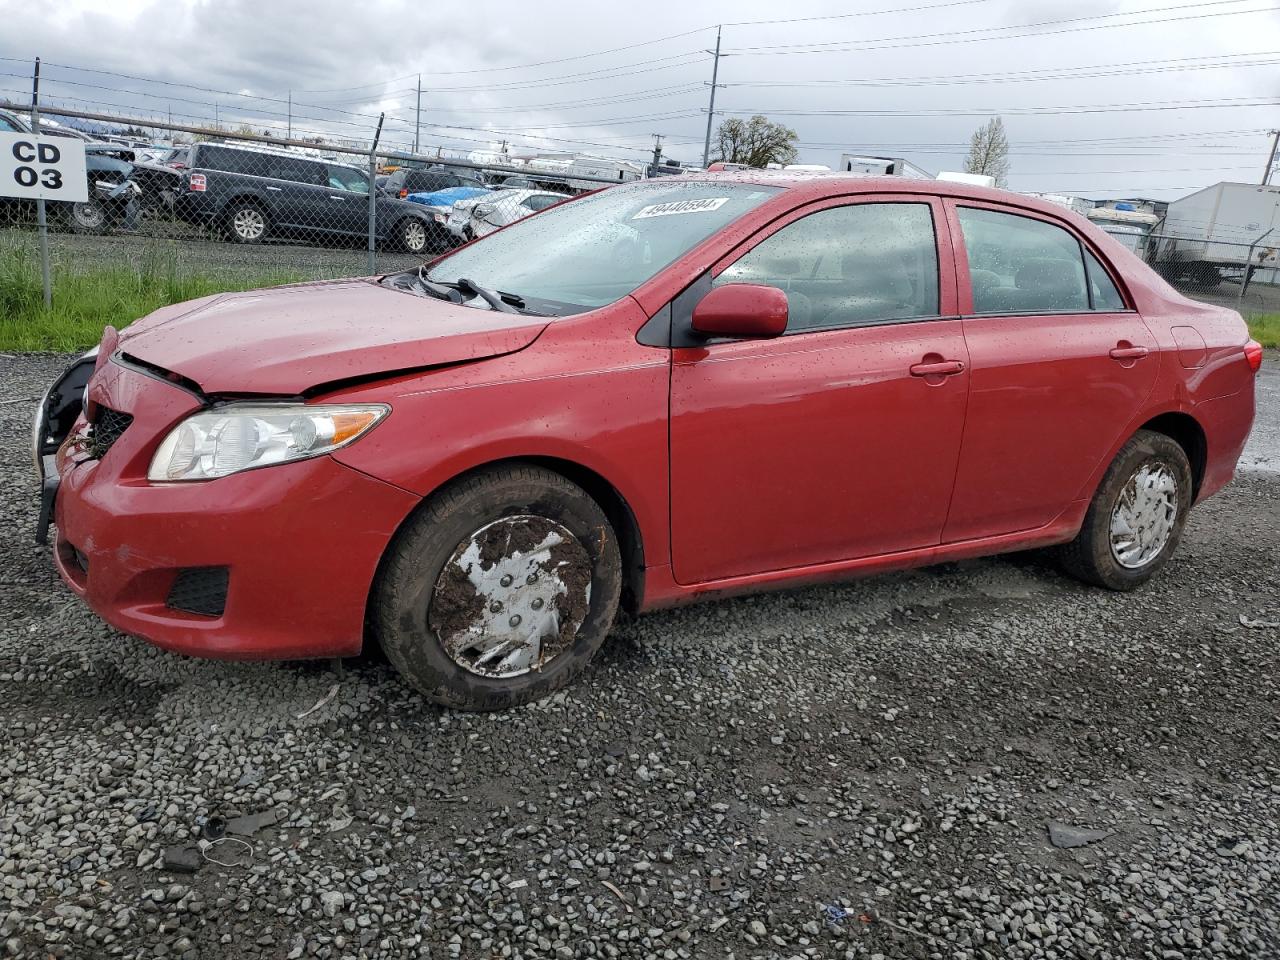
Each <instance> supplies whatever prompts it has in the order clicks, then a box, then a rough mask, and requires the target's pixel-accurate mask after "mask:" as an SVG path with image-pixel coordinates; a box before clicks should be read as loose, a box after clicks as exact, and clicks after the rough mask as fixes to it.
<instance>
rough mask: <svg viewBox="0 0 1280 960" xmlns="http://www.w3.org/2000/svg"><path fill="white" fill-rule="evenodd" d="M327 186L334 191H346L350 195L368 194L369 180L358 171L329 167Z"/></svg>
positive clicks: (348, 168)
mask: <svg viewBox="0 0 1280 960" xmlns="http://www.w3.org/2000/svg"><path fill="white" fill-rule="evenodd" d="M329 186H330V187H332V188H333V189H334V190H347V191H349V192H351V193H368V192H369V179H368V178H367V177H366V176H365V175H364V174H363V173H361V172H360V171H359V170H352V169H351V168H350V167H339V166H331V167H329Z"/></svg>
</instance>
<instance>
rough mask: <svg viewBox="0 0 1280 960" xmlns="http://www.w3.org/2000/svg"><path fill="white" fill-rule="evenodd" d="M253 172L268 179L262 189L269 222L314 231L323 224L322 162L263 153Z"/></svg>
mask: <svg viewBox="0 0 1280 960" xmlns="http://www.w3.org/2000/svg"><path fill="white" fill-rule="evenodd" d="M256 169H257V172H258V173H259V174H260V175H261V176H264V177H267V178H268V181H267V182H266V183H265V184H264V186H263V191H264V193H265V195H266V197H267V202H268V203H269V204H270V209H268V211H267V215H268V216H269V217H270V218H271V222H272V223H274V224H276V225H277V226H280V227H287V228H289V229H302V230H316V229H321V228H322V227H323V225H324V220H325V215H326V210H325V207H324V202H325V194H324V177H325V174H324V164H322V163H318V162H316V161H314V160H308V159H306V158H305V157H291V156H288V155H287V154H274V153H264V154H262V155H261V156H260V158H258V161H257V164H256Z"/></svg>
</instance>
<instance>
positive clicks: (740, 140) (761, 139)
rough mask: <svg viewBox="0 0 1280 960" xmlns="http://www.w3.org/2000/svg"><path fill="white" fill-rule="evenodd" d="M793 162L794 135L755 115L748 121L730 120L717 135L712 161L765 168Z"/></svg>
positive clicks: (778, 125) (722, 125)
mask: <svg viewBox="0 0 1280 960" xmlns="http://www.w3.org/2000/svg"><path fill="white" fill-rule="evenodd" d="M795 158H796V132H795V131H794V130H792V129H791V128H790V127H784V126H783V125H782V124H780V123H774V122H773V121H772V120H770V119H769V118H768V117H762V116H760V115H759V114H756V115H755V116H754V117H752V118H751V119H750V120H746V121H743V120H739V119H737V118H732V119H729V120H726V121H724V122H723V123H722V124H720V128H719V129H718V130H717V131H716V156H715V157H714V159H715V160H723V161H725V162H726V163H745V164H746V165H747V166H749V167H767V166H768V165H769V164H771V163H791V162H793V161H794V160H795Z"/></svg>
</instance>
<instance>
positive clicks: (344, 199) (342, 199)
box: [329, 193, 347, 203]
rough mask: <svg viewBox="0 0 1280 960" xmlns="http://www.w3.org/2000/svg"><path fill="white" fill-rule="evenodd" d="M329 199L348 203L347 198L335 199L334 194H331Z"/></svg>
mask: <svg viewBox="0 0 1280 960" xmlns="http://www.w3.org/2000/svg"><path fill="white" fill-rule="evenodd" d="M329 199H330V200H337V201H338V202H339V203H346V202H347V198H346V197H335V196H334V195H333V194H332V193H331V194H329Z"/></svg>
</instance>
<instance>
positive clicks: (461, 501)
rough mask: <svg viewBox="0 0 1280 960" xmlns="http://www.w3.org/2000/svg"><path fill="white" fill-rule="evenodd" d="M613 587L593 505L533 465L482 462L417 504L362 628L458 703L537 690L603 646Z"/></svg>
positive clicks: (555, 683)
mask: <svg viewBox="0 0 1280 960" xmlns="http://www.w3.org/2000/svg"><path fill="white" fill-rule="evenodd" d="M621 583H622V565H621V558H620V555H619V552H618V541H617V537H616V536H615V535H614V531H613V528H612V527H611V526H610V525H609V521H608V519H607V518H606V517H605V515H604V512H603V511H602V510H601V509H600V507H599V505H598V504H597V503H596V502H595V501H594V500H593V499H592V498H591V497H590V496H588V495H587V494H586V493H585V492H583V491H582V490H581V489H580V488H578V487H577V486H575V485H574V484H572V483H570V482H569V481H568V480H565V479H564V478H563V477H561V476H560V475H559V474H556V473H552V472H551V471H549V470H544V469H542V468H539V467H532V466H528V467H505V468H495V469H493V470H487V471H484V472H482V473H479V474H476V475H475V476H473V477H470V478H468V479H466V480H463V481H461V482H459V483H456V484H454V485H452V486H450V487H448V488H446V489H445V490H443V491H441V492H440V493H439V494H437V495H436V496H434V497H432V498H431V499H430V500H429V501H427V502H426V503H425V504H424V505H423V506H422V507H421V508H420V509H419V510H418V512H417V513H416V514H415V515H414V516H413V517H411V518H410V519H409V521H408V522H407V523H406V524H405V526H404V528H403V529H402V530H401V531H400V533H399V534H397V536H396V539H395V541H394V542H393V543H392V545H391V547H390V548H389V550H388V554H387V557H386V559H385V560H384V562H383V566H382V570H381V572H380V574H379V578H378V583H377V586H376V587H375V590H374V596H373V601H372V604H371V614H372V618H371V619H372V624H373V628H374V630H375V632H376V634H377V637H378V639H379V640H380V641H381V643H382V647H383V649H384V650H385V651H386V654H387V657H388V658H389V659H390V660H391V662H392V664H394V665H395V667H396V669H397V670H399V671H400V673H401V674H402V675H403V676H404V677H405V678H406V679H407V680H408V681H409V682H410V683H412V684H413V685H414V686H415V687H416V688H417V689H418V690H420V691H421V692H422V693H424V694H425V695H426V696H428V697H430V698H431V699H432V700H434V701H436V702H437V703H441V704H444V705H446V706H450V707H457V708H461V709H464V710H500V709H503V708H506V707H513V706H517V705H519V704H522V703H528V702H530V701H532V700H537V699H539V698H541V697H545V696H546V695H547V694H549V693H552V692H553V691H555V690H558V689H560V688H561V687H563V686H565V685H566V684H568V683H569V682H570V681H571V680H572V679H573V678H574V677H575V676H577V675H578V674H579V673H580V672H581V671H582V670H583V668H584V667H586V665H587V662H588V661H589V660H590V659H591V657H592V655H593V654H594V653H595V652H596V650H598V649H599V648H600V645H601V644H602V643H603V642H604V638H605V636H606V634H608V632H609V628H610V626H611V625H612V624H613V618H614V614H615V613H616V612H617V609H618V597H619V593H620V589H621Z"/></svg>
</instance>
